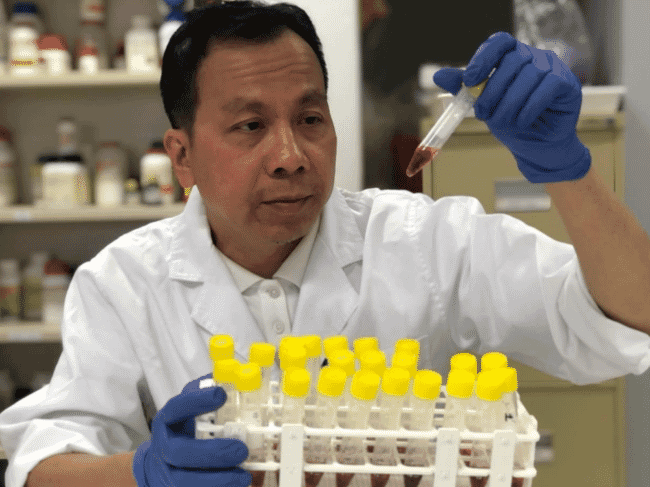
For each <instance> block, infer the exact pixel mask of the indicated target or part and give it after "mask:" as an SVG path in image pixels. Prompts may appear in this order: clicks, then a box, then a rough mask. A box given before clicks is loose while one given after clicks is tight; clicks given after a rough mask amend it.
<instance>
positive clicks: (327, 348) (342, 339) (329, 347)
mask: <svg viewBox="0 0 650 487" xmlns="http://www.w3.org/2000/svg"><path fill="white" fill-rule="evenodd" d="M339 350H349V346H348V337H346V336H345V335H334V336H331V337H327V338H325V339H323V353H325V357H326V358H327V362H328V365H329V359H330V355H332V354H333V353H335V352H337V351H339Z"/></svg>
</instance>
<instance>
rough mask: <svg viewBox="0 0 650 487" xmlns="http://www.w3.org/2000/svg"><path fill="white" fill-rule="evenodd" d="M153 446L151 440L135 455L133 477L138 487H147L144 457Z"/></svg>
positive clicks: (142, 445)
mask: <svg viewBox="0 0 650 487" xmlns="http://www.w3.org/2000/svg"><path fill="white" fill-rule="evenodd" d="M150 446H151V440H149V441H145V442H143V443H142V444H141V445H140V446H139V447H138V449H137V450H136V451H135V455H133V476H134V477H135V480H136V482H137V483H138V487H147V478H146V475H145V473H144V457H145V455H146V453H147V451H148V450H149V447H150Z"/></svg>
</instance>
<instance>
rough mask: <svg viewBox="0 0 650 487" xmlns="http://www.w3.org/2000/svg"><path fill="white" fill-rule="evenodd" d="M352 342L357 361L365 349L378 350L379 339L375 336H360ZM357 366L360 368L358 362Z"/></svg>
mask: <svg viewBox="0 0 650 487" xmlns="http://www.w3.org/2000/svg"><path fill="white" fill-rule="evenodd" d="M352 343H353V347H354V358H355V359H356V360H357V362H359V361H360V360H361V356H362V355H363V354H364V353H366V352H367V351H370V350H379V340H378V339H377V337H360V338H357V339H356V340H354V342H352ZM359 368H361V364H360V363H359Z"/></svg>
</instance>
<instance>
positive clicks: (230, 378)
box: [212, 358, 241, 384]
mask: <svg viewBox="0 0 650 487" xmlns="http://www.w3.org/2000/svg"><path fill="white" fill-rule="evenodd" d="M240 366H241V363H239V360H237V359H234V358H227V359H224V360H217V361H216V362H215V363H214V372H213V374H212V377H213V378H214V381H215V382H222V383H223V382H230V383H231V384H234V383H235V380H236V379H237V369H239V367H240Z"/></svg>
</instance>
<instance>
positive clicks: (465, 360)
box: [449, 352, 478, 427]
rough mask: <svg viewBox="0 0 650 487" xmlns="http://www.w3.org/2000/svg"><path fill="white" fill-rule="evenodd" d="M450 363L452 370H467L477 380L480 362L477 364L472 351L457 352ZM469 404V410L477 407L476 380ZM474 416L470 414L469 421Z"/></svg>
mask: <svg viewBox="0 0 650 487" xmlns="http://www.w3.org/2000/svg"><path fill="white" fill-rule="evenodd" d="M449 365H450V367H451V369H450V370H457V369H460V370H466V371H467V372H469V373H471V374H472V375H473V376H474V381H476V375H477V374H478V364H477V360H476V357H475V356H474V355H472V354H471V353H467V352H462V353H457V354H456V355H454V356H452V357H451V360H450V361H449ZM467 406H468V410H475V409H476V382H474V389H473V390H472V396H471V398H470V401H469V403H468V405H467ZM472 418H473V416H472V415H470V416H469V417H468V418H467V419H468V421H469V422H471V420H472ZM468 427H469V425H468Z"/></svg>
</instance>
